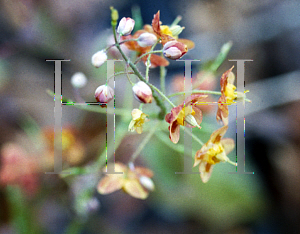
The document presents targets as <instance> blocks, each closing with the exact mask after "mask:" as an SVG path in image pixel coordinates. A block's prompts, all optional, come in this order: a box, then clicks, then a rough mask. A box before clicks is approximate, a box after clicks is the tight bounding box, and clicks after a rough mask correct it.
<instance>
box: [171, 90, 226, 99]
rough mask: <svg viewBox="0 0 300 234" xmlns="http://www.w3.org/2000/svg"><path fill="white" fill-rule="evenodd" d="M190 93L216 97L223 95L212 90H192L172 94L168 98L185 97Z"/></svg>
mask: <svg viewBox="0 0 300 234" xmlns="http://www.w3.org/2000/svg"><path fill="white" fill-rule="evenodd" d="M188 93H204V94H215V95H220V96H221V95H222V93H221V92H218V91H211V90H192V91H186V92H178V93H172V94H170V95H169V96H168V97H169V98H171V97H174V96H177V95H185V94H188Z"/></svg>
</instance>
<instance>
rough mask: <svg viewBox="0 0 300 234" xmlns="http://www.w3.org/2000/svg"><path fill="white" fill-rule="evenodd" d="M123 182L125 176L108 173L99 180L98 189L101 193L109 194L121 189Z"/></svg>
mask: <svg viewBox="0 0 300 234" xmlns="http://www.w3.org/2000/svg"><path fill="white" fill-rule="evenodd" d="M123 184H124V178H123V177H120V176H118V175H110V176H109V175H107V176H105V177H104V178H103V179H102V180H101V181H100V182H99V184H98V186H97V190H98V192H99V193H100V194H109V193H113V192H115V191H117V190H119V189H121V188H122V186H123Z"/></svg>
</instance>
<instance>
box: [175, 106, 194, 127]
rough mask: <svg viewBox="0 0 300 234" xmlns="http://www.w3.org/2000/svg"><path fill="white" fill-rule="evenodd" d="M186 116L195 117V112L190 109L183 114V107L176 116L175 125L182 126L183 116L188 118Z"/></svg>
mask: <svg viewBox="0 0 300 234" xmlns="http://www.w3.org/2000/svg"><path fill="white" fill-rule="evenodd" d="M188 115H195V111H194V110H193V109H192V108H188V109H187V111H186V112H185V107H183V108H182V110H181V111H180V112H179V114H178V117H177V123H178V124H180V125H182V126H184V119H185V116H188Z"/></svg>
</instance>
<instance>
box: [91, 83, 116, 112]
mask: <svg viewBox="0 0 300 234" xmlns="http://www.w3.org/2000/svg"><path fill="white" fill-rule="evenodd" d="M95 98H96V100H97V102H101V103H108V102H110V101H111V100H112V99H113V98H114V90H113V89H112V88H111V87H109V86H108V85H106V84H105V85H100V86H99V87H98V88H97V89H96V91H95ZM105 106H106V105H105V104H103V105H101V107H105Z"/></svg>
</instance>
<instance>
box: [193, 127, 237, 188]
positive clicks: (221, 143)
mask: <svg viewBox="0 0 300 234" xmlns="http://www.w3.org/2000/svg"><path fill="white" fill-rule="evenodd" d="M227 129H228V125H225V126H223V127H221V128H219V129H217V130H216V131H214V132H213V133H212V134H211V136H210V138H209V140H208V141H207V142H206V143H205V144H204V145H203V146H202V148H201V149H200V150H198V151H197V152H196V155H195V163H194V167H195V166H197V165H199V172H200V177H201V179H202V181H203V183H206V182H207V181H208V180H209V178H210V176H211V173H212V169H213V166H214V165H215V164H216V163H219V162H229V163H231V164H233V165H236V163H234V162H232V161H230V159H229V158H228V157H227V155H228V154H229V153H230V152H231V151H232V150H233V148H234V140H233V139H231V138H224V139H222V137H223V136H224V135H225V133H226V131H227Z"/></svg>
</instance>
